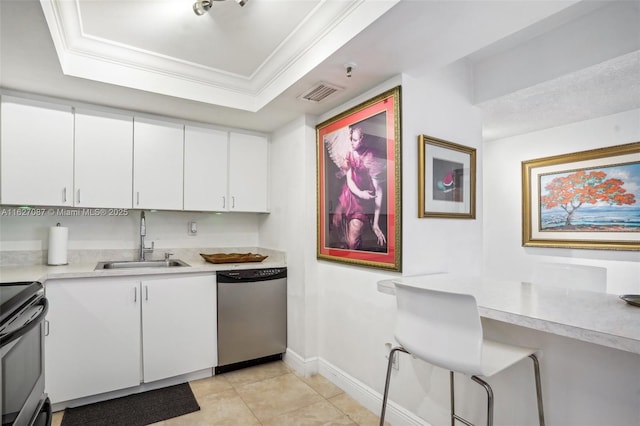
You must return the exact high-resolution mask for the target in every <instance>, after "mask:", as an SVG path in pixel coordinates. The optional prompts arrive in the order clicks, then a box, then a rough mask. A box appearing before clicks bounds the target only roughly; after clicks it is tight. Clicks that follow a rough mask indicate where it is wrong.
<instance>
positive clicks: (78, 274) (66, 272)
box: [0, 256, 286, 283]
mask: <svg viewBox="0 0 640 426" xmlns="http://www.w3.org/2000/svg"><path fill="white" fill-rule="evenodd" d="M180 260H182V261H185V262H186V263H187V264H189V266H182V267H172V268H166V267H159V268H135V269H134V268H123V269H103V270H99V271H94V268H95V267H96V264H97V262H91V263H78V264H69V265H61V266H48V265H25V266H6V267H2V268H0V282H14V281H40V282H42V283H44V282H46V281H47V280H55V279H67V278H98V277H122V276H136V275H161V274H185V273H186V274H190V273H207V272H210V273H214V272H216V271H227V270H231V269H261V268H282V267H285V266H286V263H285V261H284V258H283V257H280V256H269V257H267V258H266V259H265V260H263V261H262V262H247V263H220V264H213V263H208V262H206V261H205V260H204V259H202V258H180Z"/></svg>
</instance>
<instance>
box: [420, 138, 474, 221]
mask: <svg viewBox="0 0 640 426" xmlns="http://www.w3.org/2000/svg"><path fill="white" fill-rule="evenodd" d="M418 217H419V218H425V217H431V218H448V219H475V217H476V150H475V148H470V147H467V146H464V145H459V144H457V143H453V142H449V141H446V140H444V139H438V138H434V137H431V136H426V135H420V136H418Z"/></svg>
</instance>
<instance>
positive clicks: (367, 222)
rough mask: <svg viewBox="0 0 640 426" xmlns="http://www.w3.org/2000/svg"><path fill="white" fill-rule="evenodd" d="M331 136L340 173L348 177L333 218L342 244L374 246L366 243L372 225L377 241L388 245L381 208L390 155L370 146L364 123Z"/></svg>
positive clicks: (354, 247) (329, 143)
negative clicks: (364, 239) (383, 154)
mask: <svg viewBox="0 0 640 426" xmlns="http://www.w3.org/2000/svg"><path fill="white" fill-rule="evenodd" d="M327 136H328V137H327V139H325V143H326V146H327V149H328V153H329V156H330V157H331V159H332V160H333V162H334V163H335V164H336V165H337V166H338V168H339V171H338V173H337V174H336V177H337V178H339V179H343V178H344V183H343V184H342V186H341V189H340V193H339V195H338V204H337V206H336V208H335V211H334V214H333V220H332V224H333V229H334V231H335V232H338V234H339V240H340V241H341V245H343V246H344V247H345V248H348V249H350V250H370V249H371V248H370V247H366V246H364V245H363V234H364V233H365V231H367V230H368V229H370V230H371V231H372V232H373V234H375V240H376V242H377V245H378V246H379V247H384V246H385V244H386V242H387V239H386V236H385V235H384V232H383V231H382V229H381V228H380V211H381V208H382V200H383V197H384V190H383V185H382V182H383V181H384V179H385V177H386V174H385V172H386V159H385V158H384V157H381V156H380V155H379V153H377V152H376V150H375V149H374V147H372V146H370V145H371V144H369V143H368V141H367V139H366V138H365V134H364V132H363V131H362V128H361V127H345V128H344V129H341V130H339V131H336V132H334V133H333V134H331V135H327ZM367 137H369V135H367Z"/></svg>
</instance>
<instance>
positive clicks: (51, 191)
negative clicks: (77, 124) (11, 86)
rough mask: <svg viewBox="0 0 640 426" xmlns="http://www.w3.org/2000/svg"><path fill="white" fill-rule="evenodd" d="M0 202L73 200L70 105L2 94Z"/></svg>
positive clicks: (65, 203) (61, 203)
mask: <svg viewBox="0 0 640 426" xmlns="http://www.w3.org/2000/svg"><path fill="white" fill-rule="evenodd" d="M0 120H1V123H2V127H1V131H0V141H1V145H0V150H1V151H0V201H1V202H2V204H23V205H35V206H71V205H72V204H73V194H72V191H73V111H72V108H71V107H70V106H64V105H57V104H52V103H51V104H50V103H45V102H40V101H35V100H29V99H21V98H15V97H12V96H2V106H1V113H0Z"/></svg>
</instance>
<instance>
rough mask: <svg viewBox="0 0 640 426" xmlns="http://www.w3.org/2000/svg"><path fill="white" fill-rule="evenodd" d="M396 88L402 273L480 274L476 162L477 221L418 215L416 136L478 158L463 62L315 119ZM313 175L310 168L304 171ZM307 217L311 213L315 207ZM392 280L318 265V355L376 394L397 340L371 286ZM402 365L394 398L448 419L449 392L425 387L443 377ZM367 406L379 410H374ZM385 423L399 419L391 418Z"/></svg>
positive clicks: (389, 314) (390, 304)
mask: <svg viewBox="0 0 640 426" xmlns="http://www.w3.org/2000/svg"><path fill="white" fill-rule="evenodd" d="M398 84H401V85H402V210H403V211H402V220H403V224H402V226H403V231H402V235H403V242H402V257H403V262H402V267H403V275H413V274H418V273H425V272H430V271H442V270H445V271H456V270H460V269H464V270H466V271H468V272H480V270H481V267H482V255H481V250H482V202H481V201H482V179H481V177H482V172H481V170H482V165H481V163H479V164H478V166H479V167H478V182H477V184H478V193H477V197H478V205H477V215H478V217H477V219H476V220H454V219H418V217H417V212H418V179H417V175H418V173H417V170H418V156H417V153H418V135H420V134H427V135H429V136H433V137H437V138H441V139H445V140H450V141H452V142H456V143H460V144H463V145H466V146H471V147H475V148H477V149H478V158H481V154H482V147H481V122H480V114H479V111H478V110H477V109H476V108H474V107H472V106H471V104H470V102H469V99H470V85H469V78H468V70H467V68H466V67H465V66H464V65H458V66H455V67H449V68H447V69H445V70H443V71H442V72H440V73H438V74H436V75H432V76H429V77H427V78H424V79H420V80H417V79H413V78H410V77H408V76H401V77H398V78H396V79H392V80H390V81H388V82H387V83H386V84H384V85H381V86H379V87H376V88H374V89H373V90H371V91H369V92H368V93H365V94H363V95H362V96H360V97H358V98H357V99H354V100H352V101H351V102H349V103H348V104H345V105H343V106H341V107H340V108H339V109H337V110H334V111H331V112H330V113H328V114H327V115H326V116H323V117H320V121H322V120H324V119H326V118H328V117H330V116H332V115H333V114H335V113H338V112H340V110H345V109H348V108H349V107H351V106H354V105H356V104H358V103H360V102H362V101H364V100H366V99H368V98H370V97H372V96H374V95H375V94H378V93H381V92H383V91H384V90H386V89H389V88H391V87H394V86H395V85H398ZM314 172H315V171H314V170H309V171H307V173H309V174H312V173H314ZM309 213H312V214H315V209H314V210H313V211H312V212H309ZM311 244H312V243H310V245H311ZM393 275H395V274H393V273H390V272H383V271H376V270H374V269H368V268H361V267H353V266H346V265H340V264H335V263H331V262H326V261H322V262H319V263H318V288H319V298H320V307H319V318H318V321H319V323H320V332H319V333H320V334H319V341H320V343H319V348H318V355H319V357H320V358H321V359H322V360H323V361H324V362H326V363H328V364H330V365H331V366H334V367H335V368H337V369H339V370H341V371H343V372H346V374H348V375H349V376H352V377H354V378H355V379H357V380H358V381H360V382H361V384H362V385H364V386H366V387H368V388H371V389H372V390H373V392H378V394H381V393H382V390H383V386H384V374H385V369H386V357H385V356H386V353H387V349H386V347H385V343H393V342H394V340H393V326H394V318H395V299H394V298H393V297H392V296H388V295H385V294H382V293H380V292H378V291H377V286H376V283H377V281H378V280H380V279H384V278H389V277H390V276H393ZM400 363H401V367H400V371H399V372H397V373H394V377H393V381H392V384H393V387H392V396H391V399H392V400H393V401H396V402H398V403H399V404H400V405H401V406H402V407H404V408H405V409H408V410H409V411H411V412H413V413H418V414H419V415H420V416H422V417H423V418H424V419H426V420H428V421H430V422H433V424H439V423H441V422H446V419H447V416H448V415H447V408H446V407H448V402H447V401H448V399H447V398H448V396H447V395H448V390H447V387H446V386H443V387H440V386H439V384H440V383H439V380H438V386H437V388H438V391H437V392H435V393H430V392H428V390H429V387H430V386H432V385H433V384H432V383H430V378H431V375H432V374H435V375H436V376H437V375H440V372H437V373H433V368H431V367H429V366H426V365H425V364H424V363H420V362H414V361H411V360H410V359H409V358H407V357H404V358H403V359H402V360H401V361H400ZM461 389H462V388H461ZM365 402H366V401H365ZM479 404H482V403H481V402H479ZM370 408H372V409H373V410H374V411H378V410H379V405H377V404H375V405H374V406H373V407H371V406H370ZM391 414H392V413H391ZM389 419H390V420H392V421H393V420H396V421H401V420H399V419H397V418H394V417H393V415H392V416H391V417H390V418H389Z"/></svg>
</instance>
